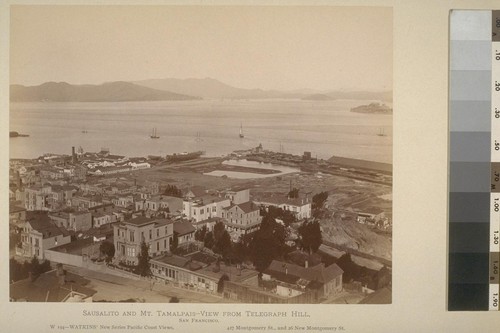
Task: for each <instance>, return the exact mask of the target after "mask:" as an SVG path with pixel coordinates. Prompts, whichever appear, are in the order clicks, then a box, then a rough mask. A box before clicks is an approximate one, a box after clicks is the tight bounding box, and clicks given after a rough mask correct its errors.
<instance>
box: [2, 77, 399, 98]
mask: <svg viewBox="0 0 500 333" xmlns="http://www.w3.org/2000/svg"><path fill="white" fill-rule="evenodd" d="M268 98H286V99H303V100H317V101H321V100H323V101H328V100H335V99H355V100H378V101H386V102H387V101H388V102H392V91H382V92H369V91H326V90H315V89H296V90H290V91H280V90H263V89H243V88H236V87H233V86H230V85H228V84H225V83H223V82H220V81H218V80H216V79H211V78H205V79H195V78H191V79H172V78H169V79H151V80H141V81H134V82H125V81H116V82H109V83H103V84H100V85H91V84H84V85H73V84H69V83H66V82H46V83H43V84H41V85H38V86H29V87H26V86H22V85H16V84H12V85H11V86H10V101H11V102H127V101H170V100H197V99H268Z"/></svg>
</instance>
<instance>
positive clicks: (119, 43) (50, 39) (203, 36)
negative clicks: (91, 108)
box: [10, 5, 393, 91]
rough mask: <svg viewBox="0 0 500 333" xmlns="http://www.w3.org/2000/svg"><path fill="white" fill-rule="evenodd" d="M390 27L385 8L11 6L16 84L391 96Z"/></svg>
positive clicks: (12, 71)
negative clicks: (192, 84) (197, 81)
mask: <svg viewBox="0 0 500 333" xmlns="http://www.w3.org/2000/svg"><path fill="white" fill-rule="evenodd" d="M392 30H393V22H392V9H391V8H387V7H386V8H383V7H333V6H331V7H330V6H321V7H320V6H99V5H97V6H62V5H61V6H48V5H45V6H12V7H11V16H10V83H11V84H22V85H27V86H31V85H39V84H42V83H44V82H48V81H55V82H62V81H64V82H68V83H71V84H101V83H104V82H110V81H134V80H143V79H161V78H179V79H185V78H206V77H210V78H214V79H217V80H220V81H222V82H224V83H227V84H229V85H232V86H235V87H239V88H260V89H266V90H267V89H277V90H294V89H303V88H310V89H319V90H369V91H382V90H392V63H393V39H392Z"/></svg>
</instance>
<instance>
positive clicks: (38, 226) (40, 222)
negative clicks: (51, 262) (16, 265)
mask: <svg viewBox="0 0 500 333" xmlns="http://www.w3.org/2000/svg"><path fill="white" fill-rule="evenodd" d="M69 242H71V237H70V236H69V234H68V233H67V232H66V231H65V230H64V229H62V228H59V227H58V226H57V225H56V224H55V223H53V222H52V221H50V219H49V218H48V217H47V216H46V215H42V214H37V215H36V216H35V217H34V218H33V219H32V220H29V221H26V222H25V223H24V224H23V230H22V232H21V247H20V248H16V254H18V255H21V256H24V257H29V258H31V257H33V256H36V257H37V258H39V259H44V258H45V255H44V251H45V250H47V249H50V248H53V247H56V246H58V245H62V244H67V243H69Z"/></svg>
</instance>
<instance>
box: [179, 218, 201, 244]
mask: <svg viewBox="0 0 500 333" xmlns="http://www.w3.org/2000/svg"><path fill="white" fill-rule="evenodd" d="M195 231H196V229H195V227H193V225H192V224H191V223H190V222H189V221H185V220H184V221H177V222H174V233H175V234H176V235H177V240H178V244H179V245H181V244H184V243H188V242H191V241H193V240H194V232H195Z"/></svg>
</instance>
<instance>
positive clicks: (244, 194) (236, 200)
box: [224, 188, 250, 205]
mask: <svg viewBox="0 0 500 333" xmlns="http://www.w3.org/2000/svg"><path fill="white" fill-rule="evenodd" d="M224 196H225V197H226V198H228V199H229V200H231V203H232V204H233V205H238V204H241V203H245V202H249V201H250V190H249V189H248V188H233V189H231V190H227V191H224Z"/></svg>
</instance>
